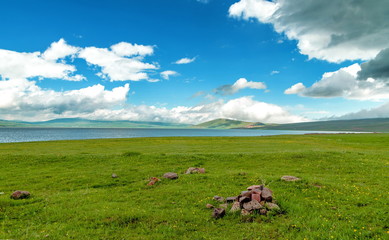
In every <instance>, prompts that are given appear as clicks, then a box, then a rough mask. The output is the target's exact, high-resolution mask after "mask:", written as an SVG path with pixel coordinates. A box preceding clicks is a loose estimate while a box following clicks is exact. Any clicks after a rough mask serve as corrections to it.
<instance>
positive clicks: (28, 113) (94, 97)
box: [0, 79, 130, 120]
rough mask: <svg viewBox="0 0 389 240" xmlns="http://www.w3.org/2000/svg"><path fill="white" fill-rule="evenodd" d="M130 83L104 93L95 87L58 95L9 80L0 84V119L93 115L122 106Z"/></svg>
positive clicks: (43, 118) (33, 84) (103, 88)
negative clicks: (97, 111)
mask: <svg viewBox="0 0 389 240" xmlns="http://www.w3.org/2000/svg"><path fill="white" fill-rule="evenodd" d="M129 90H130V86H129V84H125V85H124V86H122V87H117V88H114V89H112V90H106V89H105V87H104V86H102V85H100V84H97V85H94V86H91V87H87V88H82V89H78V90H71V91H63V92H57V91H54V90H45V89H42V88H40V87H39V86H37V85H36V83H35V82H33V81H28V80H26V79H11V80H3V81H0V110H1V111H0V113H1V114H0V118H1V119H11V120H12V119H19V120H47V119H52V118H58V117H66V116H73V115H77V114H85V113H92V112H94V111H96V110H99V109H110V108H112V107H115V106H122V105H124V103H125V101H126V100H127V94H128V92H129Z"/></svg>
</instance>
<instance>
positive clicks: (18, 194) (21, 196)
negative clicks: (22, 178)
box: [11, 191, 30, 200]
mask: <svg viewBox="0 0 389 240" xmlns="http://www.w3.org/2000/svg"><path fill="white" fill-rule="evenodd" d="M29 197H30V192H27V191H15V192H13V193H12V194H11V198H12V199H15V200H19V199H25V198H29Z"/></svg>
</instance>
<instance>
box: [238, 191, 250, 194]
mask: <svg viewBox="0 0 389 240" xmlns="http://www.w3.org/2000/svg"><path fill="white" fill-rule="evenodd" d="M248 192H249V191H242V192H241V193H240V195H244V194H246V193H248Z"/></svg>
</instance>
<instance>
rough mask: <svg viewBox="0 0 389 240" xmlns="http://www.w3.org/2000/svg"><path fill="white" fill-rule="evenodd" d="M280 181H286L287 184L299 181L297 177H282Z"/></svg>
mask: <svg viewBox="0 0 389 240" xmlns="http://www.w3.org/2000/svg"><path fill="white" fill-rule="evenodd" d="M281 180H284V181H287V182H295V181H299V180H301V179H300V178H298V177H295V176H282V177H281Z"/></svg>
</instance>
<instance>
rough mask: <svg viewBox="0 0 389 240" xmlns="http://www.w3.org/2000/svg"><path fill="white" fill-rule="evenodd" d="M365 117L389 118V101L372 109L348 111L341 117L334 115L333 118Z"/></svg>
mask: <svg viewBox="0 0 389 240" xmlns="http://www.w3.org/2000/svg"><path fill="white" fill-rule="evenodd" d="M365 118H389V102H388V103H385V104H382V105H381V106H379V107H376V108H371V109H363V110H361V111H358V112H355V113H348V114H345V115H343V116H340V117H332V119H341V120H343V119H365Z"/></svg>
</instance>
